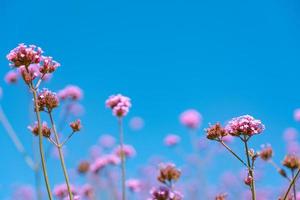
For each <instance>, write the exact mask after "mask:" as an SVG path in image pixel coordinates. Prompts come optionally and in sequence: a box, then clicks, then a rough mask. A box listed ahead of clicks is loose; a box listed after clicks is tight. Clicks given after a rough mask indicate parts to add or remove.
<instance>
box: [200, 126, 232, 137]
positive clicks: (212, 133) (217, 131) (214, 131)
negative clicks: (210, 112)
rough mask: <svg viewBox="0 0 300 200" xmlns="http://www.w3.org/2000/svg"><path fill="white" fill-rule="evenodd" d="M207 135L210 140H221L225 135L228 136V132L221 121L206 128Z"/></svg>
mask: <svg viewBox="0 0 300 200" xmlns="http://www.w3.org/2000/svg"><path fill="white" fill-rule="evenodd" d="M205 131H206V137H207V138H208V139H210V140H221V139H222V138H223V137H225V136H227V135H228V133H227V131H226V129H225V128H223V127H222V126H221V124H220V123H216V124H215V125H212V126H211V125H210V126H209V128H207V129H205Z"/></svg>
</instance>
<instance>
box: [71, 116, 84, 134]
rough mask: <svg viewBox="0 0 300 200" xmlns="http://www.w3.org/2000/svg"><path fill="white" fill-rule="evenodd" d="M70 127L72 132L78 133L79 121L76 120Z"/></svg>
mask: <svg viewBox="0 0 300 200" xmlns="http://www.w3.org/2000/svg"><path fill="white" fill-rule="evenodd" d="M70 127H71V129H72V131H73V132H78V131H80V130H81V128H82V125H81V121H80V120H79V119H77V120H76V121H73V122H71V123H70Z"/></svg>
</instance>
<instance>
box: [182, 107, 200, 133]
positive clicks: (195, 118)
mask: <svg viewBox="0 0 300 200" xmlns="http://www.w3.org/2000/svg"><path fill="white" fill-rule="evenodd" d="M180 122H181V123H182V124H183V125H184V126H186V127H188V128H191V129H197V128H199V126H200V125H201V122H202V116H201V114H200V113H199V112H198V111H197V110H194V109H189V110H186V111H184V112H183V113H181V115H180Z"/></svg>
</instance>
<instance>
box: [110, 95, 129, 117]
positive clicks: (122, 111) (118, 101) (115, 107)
mask: <svg viewBox="0 0 300 200" xmlns="http://www.w3.org/2000/svg"><path fill="white" fill-rule="evenodd" d="M105 104H106V106H107V107H108V108H111V109H112V112H113V114H114V115H115V116H117V117H124V116H126V115H127V114H128V112H129V109H130V107H131V102H130V98H128V97H126V96H123V95H121V94H117V95H112V96H110V97H109V98H108V99H107V100H106V102H105Z"/></svg>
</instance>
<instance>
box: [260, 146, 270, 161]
mask: <svg viewBox="0 0 300 200" xmlns="http://www.w3.org/2000/svg"><path fill="white" fill-rule="evenodd" d="M259 157H260V158H261V159H262V160H264V161H268V160H270V159H271V158H272V157H273V149H272V147H271V145H266V146H262V149H261V151H260V152H259Z"/></svg>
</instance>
